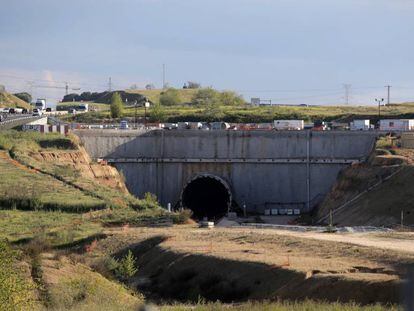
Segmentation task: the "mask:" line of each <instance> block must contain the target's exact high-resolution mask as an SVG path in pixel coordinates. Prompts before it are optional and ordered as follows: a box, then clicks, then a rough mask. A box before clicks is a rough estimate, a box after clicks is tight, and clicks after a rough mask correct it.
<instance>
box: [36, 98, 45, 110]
mask: <svg viewBox="0 0 414 311" xmlns="http://www.w3.org/2000/svg"><path fill="white" fill-rule="evenodd" d="M35 108H36V109H39V110H41V111H43V110H46V99H44V98H38V99H37V100H36V103H35Z"/></svg>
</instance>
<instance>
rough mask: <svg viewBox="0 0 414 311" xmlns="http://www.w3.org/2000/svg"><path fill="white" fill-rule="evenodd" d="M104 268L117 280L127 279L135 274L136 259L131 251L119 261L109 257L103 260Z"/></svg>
mask: <svg viewBox="0 0 414 311" xmlns="http://www.w3.org/2000/svg"><path fill="white" fill-rule="evenodd" d="M105 267H106V268H107V269H108V270H109V271H111V272H112V273H114V274H115V275H116V276H117V277H118V278H121V279H128V278H130V277H132V276H133V275H134V274H135V273H137V271H138V269H137V266H136V258H135V256H134V255H133V254H132V252H131V250H128V253H127V254H126V255H125V256H124V257H123V258H122V259H121V260H117V259H115V258H113V257H109V258H107V259H106V260H105Z"/></svg>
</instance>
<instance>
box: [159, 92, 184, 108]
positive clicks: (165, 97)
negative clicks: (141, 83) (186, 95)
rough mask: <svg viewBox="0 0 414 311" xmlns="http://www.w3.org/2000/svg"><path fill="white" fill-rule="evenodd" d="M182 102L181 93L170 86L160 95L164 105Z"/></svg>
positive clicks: (161, 102)
mask: <svg viewBox="0 0 414 311" xmlns="http://www.w3.org/2000/svg"><path fill="white" fill-rule="evenodd" d="M180 103H181V98H180V93H179V92H178V90H176V89H174V88H169V89H168V90H166V91H165V92H162V93H161V95H160V104H161V105H163V106H174V105H178V104H180Z"/></svg>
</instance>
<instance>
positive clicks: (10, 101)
mask: <svg viewBox="0 0 414 311" xmlns="http://www.w3.org/2000/svg"><path fill="white" fill-rule="evenodd" d="M0 107H18V108H26V109H30V104H28V103H26V102H25V101H23V100H21V99H20V98H18V97H16V96H14V95H12V94H9V93H7V92H0Z"/></svg>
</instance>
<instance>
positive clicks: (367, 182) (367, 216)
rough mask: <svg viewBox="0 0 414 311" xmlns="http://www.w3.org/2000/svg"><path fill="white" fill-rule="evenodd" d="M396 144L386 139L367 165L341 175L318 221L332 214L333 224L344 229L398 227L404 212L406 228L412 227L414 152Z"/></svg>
mask: <svg viewBox="0 0 414 311" xmlns="http://www.w3.org/2000/svg"><path fill="white" fill-rule="evenodd" d="M397 144H398V143H397V142H395V140H394V142H393V143H391V141H390V140H389V139H388V138H386V137H383V138H381V139H380V140H378V142H377V151H376V155H372V157H371V159H370V161H369V162H368V163H362V164H358V165H352V166H351V167H348V168H346V169H344V170H343V171H341V172H340V174H339V176H338V179H337V181H336V183H335V184H334V185H333V187H332V189H331V191H330V193H329V194H328V195H327V197H326V198H325V200H324V202H323V203H322V205H321V206H320V208H319V209H318V211H317V219H320V218H321V217H324V216H325V218H326V216H327V215H328V214H329V212H330V210H333V211H334V217H333V219H334V223H335V224H338V225H341V226H358V225H360V226H365V225H372V226H395V225H398V224H399V223H400V219H401V211H403V213H404V222H405V224H406V225H410V226H413V225H414V204H413V201H414V184H413V182H412V181H413V178H414V165H413V163H414V162H413V160H414V151H413V150H410V149H403V148H397V147H396V145H397ZM327 221H328V220H327V219H325V222H327Z"/></svg>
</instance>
